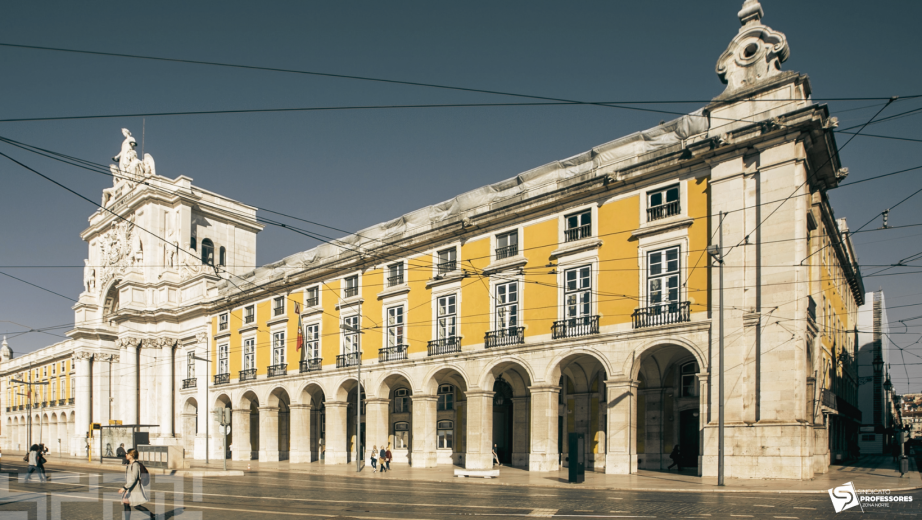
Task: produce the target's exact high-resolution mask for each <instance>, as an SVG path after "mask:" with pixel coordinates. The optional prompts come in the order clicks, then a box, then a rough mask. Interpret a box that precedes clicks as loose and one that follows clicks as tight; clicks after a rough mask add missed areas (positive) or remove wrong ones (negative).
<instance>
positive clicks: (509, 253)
mask: <svg viewBox="0 0 922 520" xmlns="http://www.w3.org/2000/svg"><path fill="white" fill-rule="evenodd" d="M517 254H519V245H518V244H512V245H511V246H506V247H497V248H496V259H497V260H502V259H504V258H512V257H513V256H515V255H517Z"/></svg>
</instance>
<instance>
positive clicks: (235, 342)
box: [214, 309, 243, 375]
mask: <svg viewBox="0 0 922 520" xmlns="http://www.w3.org/2000/svg"><path fill="white" fill-rule="evenodd" d="M229 323H230V331H231V335H230V338H228V340H227V341H228V343H227V351H228V353H227V355H228V358H229V359H228V360H227V370H228V371H229V372H230V373H231V374H237V375H239V374H240V371H241V370H243V336H241V335H240V332H239V331H240V327H243V309H237V310H236V311H234V312H232V313H231V315H230V321H229ZM214 356H215V358H217V357H218V355H217V354H215V355H214ZM217 373H218V372H217V365H215V374H217Z"/></svg>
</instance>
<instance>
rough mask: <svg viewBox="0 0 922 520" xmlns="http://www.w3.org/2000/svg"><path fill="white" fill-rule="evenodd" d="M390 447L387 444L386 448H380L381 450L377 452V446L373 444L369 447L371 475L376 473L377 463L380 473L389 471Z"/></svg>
mask: <svg viewBox="0 0 922 520" xmlns="http://www.w3.org/2000/svg"><path fill="white" fill-rule="evenodd" d="M392 458H393V457H392V456H391V445H390V444H388V445H387V447H385V446H383V445H382V446H381V450H380V451H378V445H377V444H375V445H374V446H372V447H371V470H372V472H373V473H377V472H378V462H380V463H381V465H380V469H381V473H384V472H385V471H390V470H391V459H392Z"/></svg>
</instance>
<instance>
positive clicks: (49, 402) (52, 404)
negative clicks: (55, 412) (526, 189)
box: [48, 399, 58, 406]
mask: <svg viewBox="0 0 922 520" xmlns="http://www.w3.org/2000/svg"><path fill="white" fill-rule="evenodd" d="M57 405H58V402H57V401H55V400H54V399H52V400H50V401H48V406H57Z"/></svg>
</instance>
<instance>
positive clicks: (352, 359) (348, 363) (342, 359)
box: [336, 352, 359, 368]
mask: <svg viewBox="0 0 922 520" xmlns="http://www.w3.org/2000/svg"><path fill="white" fill-rule="evenodd" d="M358 363H359V354H358V352H350V353H348V354H340V355H338V356H336V368H343V367H354V366H355V365H357V364H358Z"/></svg>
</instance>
